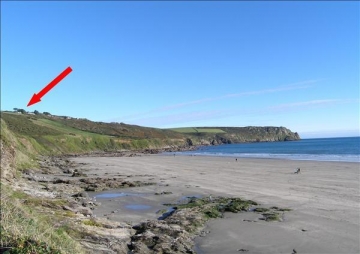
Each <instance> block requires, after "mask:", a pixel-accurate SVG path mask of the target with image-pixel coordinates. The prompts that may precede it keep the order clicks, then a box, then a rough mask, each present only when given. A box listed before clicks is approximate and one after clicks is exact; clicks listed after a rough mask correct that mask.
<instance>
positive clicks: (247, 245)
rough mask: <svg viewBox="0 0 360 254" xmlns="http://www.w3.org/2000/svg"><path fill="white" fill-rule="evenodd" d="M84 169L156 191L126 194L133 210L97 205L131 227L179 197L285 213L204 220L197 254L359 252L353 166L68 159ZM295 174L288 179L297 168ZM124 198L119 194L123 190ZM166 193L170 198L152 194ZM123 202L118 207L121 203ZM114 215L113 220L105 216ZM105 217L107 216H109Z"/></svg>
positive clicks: (185, 158) (254, 161)
mask: <svg viewBox="0 0 360 254" xmlns="http://www.w3.org/2000/svg"><path fill="white" fill-rule="evenodd" d="M74 160H75V161H76V162H83V163H88V165H86V166H85V168H86V170H87V172H86V173H87V174H88V175H89V176H91V175H92V174H97V175H99V176H100V175H101V176H102V175H104V174H105V173H106V176H109V177H110V176H118V175H122V176H126V177H129V180H140V181H151V182H156V183H157V184H156V185H153V186H146V187H141V188H131V190H130V189H129V191H130V192H132V193H142V194H144V195H142V196H140V198H141V203H142V204H144V205H149V206H151V209H148V210H146V212H145V211H141V210H140V211H134V210H131V209H130V210H129V209H127V208H126V205H128V204H132V203H134V202H135V203H136V202H139V197H133V196H130V197H126V198H125V199H124V198H122V199H121V198H118V199H116V198H114V199H111V201H109V200H105V202H102V201H101V200H100V199H98V201H100V202H102V204H103V205H102V206H100V208H98V209H97V210H95V214H98V215H100V216H103V215H104V214H107V216H108V217H110V218H112V219H116V220H123V221H132V222H134V223H135V222H138V221H140V220H145V219H155V218H157V217H158V215H156V214H155V212H156V210H158V209H161V208H163V207H162V206H161V203H164V202H174V201H176V200H179V198H180V197H182V196H184V195H185V196H186V195H198V194H199V195H202V196H207V195H210V194H211V195H213V196H217V195H219V196H233V197H243V198H246V199H251V200H254V201H256V202H259V203H261V205H262V206H264V207H270V206H279V207H286V208H291V209H292V211H290V212H286V213H285V214H284V217H283V219H284V220H283V221H282V222H266V221H260V220H258V217H259V216H258V215H256V214H255V213H241V214H230V213H227V214H226V215H225V218H222V219H215V220H211V221H209V222H208V224H207V228H206V230H207V231H210V233H209V234H207V235H206V236H205V237H198V238H197V239H196V250H197V251H198V252H199V253H292V252H293V250H295V251H296V252H297V253H359V252H360V246H359V245H360V244H359V242H360V240H359V236H360V234H359V227H360V215H359V211H360V209H359V208H360V205H359V204H360V196H359V188H360V187H359V172H360V168H359V166H360V164H359V163H346V162H317V161H291V160H270V159H238V161H237V162H236V161H235V158H225V157H203V156H176V157H174V156H165V155H148V156H141V157H110V158H109V157H100V158H99V157H90V158H89V157H87V158H74ZM298 167H300V168H301V174H294V173H293V172H294V171H295V169H296V168H298ZM122 191H124V190H122ZM162 191H170V192H172V193H173V194H170V195H153V194H154V193H155V192H162ZM121 202H123V203H121ZM113 210H115V212H114V213H111V211H113ZM109 214H110V215H109Z"/></svg>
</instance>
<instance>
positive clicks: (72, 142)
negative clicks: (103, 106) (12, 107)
mask: <svg viewBox="0 0 360 254" xmlns="http://www.w3.org/2000/svg"><path fill="white" fill-rule="evenodd" d="M1 118H2V120H4V123H6V125H7V129H8V130H9V131H12V132H13V133H14V134H15V135H16V136H17V137H18V138H20V139H22V140H23V142H24V143H31V144H32V146H33V148H34V150H35V152H36V153H39V154H62V153H83V152H89V151H112V150H122V149H144V148H161V147H164V146H169V145H183V144H185V136H184V135H181V134H179V133H176V132H173V131H170V130H160V129H155V128H145V127H140V126H132V125H125V124H115V123H113V124H105V123H99V122H92V121H89V120H78V119H61V118H52V117H45V116H43V115H39V116H35V115H21V114H13V113H4V112H2V113H1Z"/></svg>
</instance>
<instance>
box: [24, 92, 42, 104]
mask: <svg viewBox="0 0 360 254" xmlns="http://www.w3.org/2000/svg"><path fill="white" fill-rule="evenodd" d="M40 101H41V100H40V97H39V96H38V95H37V94H36V93H34V95H33V96H32V97H31V99H30V101H29V103H28V105H27V106H28V107H29V106H31V105H33V104H35V103H38V102H40Z"/></svg>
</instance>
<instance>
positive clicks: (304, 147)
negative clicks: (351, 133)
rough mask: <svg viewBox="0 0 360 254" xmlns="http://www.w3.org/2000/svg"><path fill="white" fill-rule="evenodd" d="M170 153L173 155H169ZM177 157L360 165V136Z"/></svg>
mask: <svg viewBox="0 0 360 254" xmlns="http://www.w3.org/2000/svg"><path fill="white" fill-rule="evenodd" d="M172 154H173V153H172ZM175 154H178V155H192V156H196V155H202V156H223V157H235V158H264V159H287V160H313V161H342V162H360V136H358V137H337V138H308V139H301V140H297V141H286V142H255V143H238V144H224V145H218V146H201V147H199V148H198V149H197V150H194V151H181V152H176V153H175Z"/></svg>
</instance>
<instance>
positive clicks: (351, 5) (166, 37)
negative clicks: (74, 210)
mask: <svg viewBox="0 0 360 254" xmlns="http://www.w3.org/2000/svg"><path fill="white" fill-rule="evenodd" d="M359 11H360V4H359V2H356V1H353V2H334V1H330V2H327V1H321V2H310V1H306V2H298V1H296V2H290V1H284V2H282V1H281V2H260V1H255V2H243V1H231V2H220V1H210V2H203V1H200V2H190V1H186V2H181V1H157V2H123V1H119V2H102V1H91V2H90V1H89V2H70V1H64V2H55V1H49V2H45V1H44V2H42V1H40V2H10V1H6V2H4V1H1V110H12V109H13V108H15V107H17V108H24V109H26V110H29V111H33V110H38V111H40V112H44V111H47V112H50V113H52V114H55V115H67V116H73V117H80V118H88V119H90V120H94V121H106V122H111V121H117V122H125V123H130V124H138V125H143V126H151V127H161V128H167V127H182V126H285V127H288V128H290V129H291V130H292V131H297V132H299V133H300V135H301V137H303V138H306V137H331V136H359V70H360V66H359V45H360V44H359V43H360V41H359V31H360V20H359ZM68 66H71V68H72V69H73V71H72V72H71V73H70V74H69V75H68V76H67V77H66V78H65V79H64V80H63V81H61V82H60V83H59V84H58V85H57V86H56V87H55V88H54V89H53V90H51V91H50V92H49V93H48V94H47V95H46V96H44V97H43V98H42V101H41V102H40V103H38V104H35V105H33V106H31V107H28V108H27V107H26V105H27V103H28V102H29V100H30V98H31V96H32V95H33V94H34V93H37V92H39V91H40V90H41V89H42V88H43V87H44V86H46V85H47V84H48V83H49V82H50V81H51V80H53V79H54V78H55V77H56V76H57V75H58V74H60V72H62V71H63V70H64V69H65V68H67V67H68Z"/></svg>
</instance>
